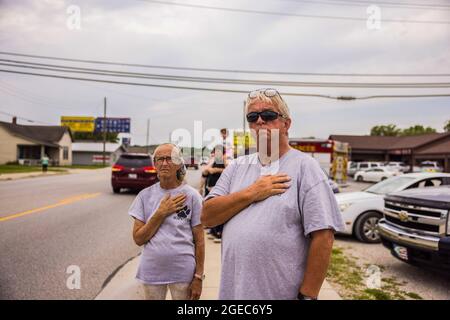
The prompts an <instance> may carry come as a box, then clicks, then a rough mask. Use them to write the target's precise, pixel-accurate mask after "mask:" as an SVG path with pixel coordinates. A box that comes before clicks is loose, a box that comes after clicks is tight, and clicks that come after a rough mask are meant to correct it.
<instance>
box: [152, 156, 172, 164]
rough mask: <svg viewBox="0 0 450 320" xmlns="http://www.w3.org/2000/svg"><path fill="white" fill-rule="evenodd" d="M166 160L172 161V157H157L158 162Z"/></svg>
mask: <svg viewBox="0 0 450 320" xmlns="http://www.w3.org/2000/svg"><path fill="white" fill-rule="evenodd" d="M164 160H166V161H167V163H172V162H173V161H172V157H157V158H155V162H156V163H164Z"/></svg>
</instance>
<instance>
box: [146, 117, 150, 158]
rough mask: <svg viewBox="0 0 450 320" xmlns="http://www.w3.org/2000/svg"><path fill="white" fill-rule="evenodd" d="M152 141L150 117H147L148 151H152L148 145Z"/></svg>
mask: <svg viewBox="0 0 450 320" xmlns="http://www.w3.org/2000/svg"><path fill="white" fill-rule="evenodd" d="M149 143H150V118H148V119H147V140H146V143H145V145H146V147H147V153H150V146H149V145H148V144H149Z"/></svg>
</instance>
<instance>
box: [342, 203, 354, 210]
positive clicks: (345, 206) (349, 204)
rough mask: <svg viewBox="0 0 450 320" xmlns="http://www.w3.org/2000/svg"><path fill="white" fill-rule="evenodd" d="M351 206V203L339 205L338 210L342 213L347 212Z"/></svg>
mask: <svg viewBox="0 0 450 320" xmlns="http://www.w3.org/2000/svg"><path fill="white" fill-rule="evenodd" d="M352 204H353V203H351V202H347V203H341V204H340V205H339V210H340V211H341V212H344V211H345V210H347V209H348V208H349V207H350V206H351V205H352Z"/></svg>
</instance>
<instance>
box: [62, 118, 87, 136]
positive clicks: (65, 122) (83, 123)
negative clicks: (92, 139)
mask: <svg viewBox="0 0 450 320" xmlns="http://www.w3.org/2000/svg"><path fill="white" fill-rule="evenodd" d="M61 126H64V127H69V128H70V130H72V132H94V129H95V118H94V117H70V116H62V117H61Z"/></svg>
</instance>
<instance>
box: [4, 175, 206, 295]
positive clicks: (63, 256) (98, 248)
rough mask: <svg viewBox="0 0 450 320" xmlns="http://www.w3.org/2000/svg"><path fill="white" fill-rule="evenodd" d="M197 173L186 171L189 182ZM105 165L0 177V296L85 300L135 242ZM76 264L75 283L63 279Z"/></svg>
mask: <svg viewBox="0 0 450 320" xmlns="http://www.w3.org/2000/svg"><path fill="white" fill-rule="evenodd" d="M199 177H200V171H199V170H197V171H195V170H188V174H187V176H186V179H187V182H188V183H189V184H191V185H194V186H195V185H196V184H197V183H198V180H199ZM135 196H136V193H130V192H129V193H122V194H120V195H117V194H113V193H112V190H111V187H110V169H97V170H89V171H87V172H83V173H77V174H70V175H62V176H49V177H43V178H31V179H22V180H15V181H2V182H0V204H1V205H0V299H93V298H95V296H96V295H97V294H98V293H99V292H100V290H101V289H102V286H103V285H104V283H105V281H107V279H108V277H110V276H111V275H112V274H113V273H114V271H115V270H116V269H117V268H119V267H120V266H121V265H123V264H124V263H125V262H127V261H128V260H129V259H131V258H133V257H135V256H136V255H137V254H138V253H139V252H140V248H139V247H138V246H136V245H135V244H134V242H133V240H132V238H131V228H132V219H131V218H130V217H129V216H128V214H127V211H128V208H129V206H130V205H131V203H132V201H133V199H134V198H135ZM69 266H78V267H79V270H80V272H81V278H80V280H81V288H80V289H69V288H68V286H67V285H66V282H67V280H68V278H69V277H70V276H71V275H72V274H71V273H70V274H69V273H67V271H68V267H69Z"/></svg>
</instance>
